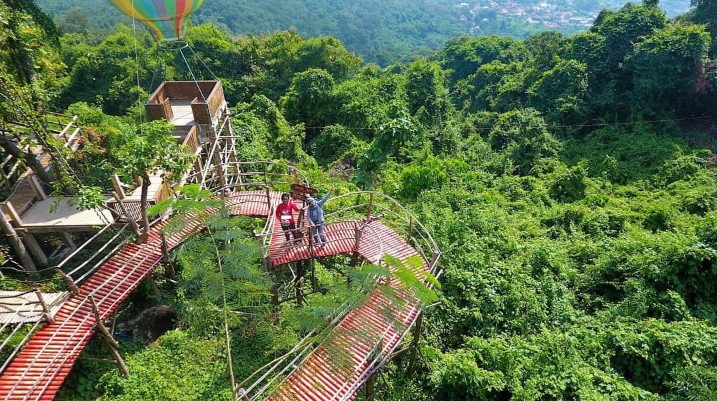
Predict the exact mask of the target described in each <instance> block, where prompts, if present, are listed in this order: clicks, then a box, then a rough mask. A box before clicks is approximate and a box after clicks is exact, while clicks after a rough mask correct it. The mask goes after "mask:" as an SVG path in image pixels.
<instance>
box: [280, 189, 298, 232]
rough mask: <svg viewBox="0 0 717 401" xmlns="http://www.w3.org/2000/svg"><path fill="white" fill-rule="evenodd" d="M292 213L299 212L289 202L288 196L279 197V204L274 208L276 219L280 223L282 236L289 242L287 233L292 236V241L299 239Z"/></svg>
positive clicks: (296, 207) (292, 203)
mask: <svg viewBox="0 0 717 401" xmlns="http://www.w3.org/2000/svg"><path fill="white" fill-rule="evenodd" d="M294 211H296V212H298V211H301V209H299V207H298V206H296V205H295V204H294V202H292V201H291V198H290V197H289V194H283V195H281V203H280V204H279V206H277V207H276V218H277V219H279V221H281V229H282V230H284V236H285V237H286V240H287V241H290V240H291V238H290V236H289V232H291V233H292V234H293V235H294V239H295V240H296V239H299V233H298V232H297V230H296V222H294Z"/></svg>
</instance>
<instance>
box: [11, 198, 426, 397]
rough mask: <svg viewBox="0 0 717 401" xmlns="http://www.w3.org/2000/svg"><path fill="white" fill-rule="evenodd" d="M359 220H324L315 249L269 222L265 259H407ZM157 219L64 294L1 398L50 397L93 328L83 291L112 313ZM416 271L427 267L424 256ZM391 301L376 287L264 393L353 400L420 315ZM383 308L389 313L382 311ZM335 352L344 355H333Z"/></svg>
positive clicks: (237, 209) (147, 258) (154, 251)
mask: <svg viewBox="0 0 717 401" xmlns="http://www.w3.org/2000/svg"><path fill="white" fill-rule="evenodd" d="M269 198H270V199H271V202H272V204H276V203H277V202H278V200H279V198H280V193H278V192H270V193H267V192H265V191H255V192H241V193H231V194H227V195H226V197H225V203H226V205H227V206H228V208H229V209H230V211H231V213H232V214H233V215H248V216H256V217H265V216H267V215H268V214H269V212H270V210H271V208H270V207H269V205H268V203H267V199H269ZM360 224H363V223H360V222H342V223H337V224H327V226H326V234H327V237H328V239H329V244H327V245H326V246H325V247H324V248H321V249H319V248H312V247H310V246H309V244H308V238H303V239H302V240H301V242H300V244H293V245H290V244H287V243H286V241H285V239H284V235H283V233H282V232H281V227H280V225H279V222H278V221H276V222H275V223H274V227H273V234H274V235H273V238H272V242H271V244H270V247H269V258H270V260H271V261H272V264H273V265H281V264H286V263H290V262H294V261H298V260H302V259H308V258H311V257H312V253H313V255H314V256H318V257H321V256H329V255H336V254H346V253H358V254H359V255H361V256H362V257H364V258H365V259H367V260H368V261H370V262H373V263H378V262H379V261H380V260H381V258H382V257H383V255H384V254H389V255H392V256H394V257H396V258H398V259H401V260H406V259H407V258H409V257H411V256H417V252H416V251H415V250H414V249H413V248H412V247H411V246H410V245H409V244H407V243H406V241H404V240H403V239H402V238H401V237H400V236H399V235H398V234H396V233H395V232H393V231H392V230H391V229H389V228H388V227H386V226H384V225H383V224H381V223H379V222H378V221H372V222H370V223H368V224H366V225H365V226H363V227H362V235H361V240H360V241H359V242H358V243H357V241H356V240H355V232H356V228H357V227H361V226H360ZM163 226H164V224H160V225H157V226H155V227H154V228H153V229H152V230H151V232H150V236H149V238H148V240H147V242H146V243H144V244H142V245H136V244H128V245H126V246H125V247H123V248H122V249H121V250H120V251H119V252H118V253H117V254H116V255H114V256H113V257H112V258H110V259H109V260H108V261H107V262H106V263H105V264H104V265H103V266H101V267H100V269H99V270H98V271H97V272H96V273H95V274H94V275H93V276H92V277H91V278H90V279H89V280H88V281H87V282H86V283H84V284H83V285H82V286H81V287H80V292H79V294H77V295H75V296H73V297H72V298H71V299H69V300H68V301H67V302H66V303H65V304H64V305H63V307H62V308H61V309H60V311H58V313H57V315H56V316H55V323H53V324H51V325H47V326H45V327H44V328H42V329H41V330H40V331H38V333H37V334H36V335H35V336H34V337H33V338H32V339H31V340H30V341H29V342H28V344H27V345H26V346H25V347H24V348H23V350H22V351H21V352H20V353H19V354H18V356H17V357H15V359H14V360H13V361H12V363H11V364H10V366H9V367H8V369H7V370H6V371H5V372H4V373H3V375H2V376H0V397H2V399H3V400H52V399H53V398H54V396H55V394H56V393H57V391H58V390H59V388H60V386H61V385H62V382H63V381H64V379H65V378H66V377H67V375H68V374H69V373H70V370H71V369H72V366H73V364H74V362H75V360H76V359H77V357H78V356H79V354H80V352H81V351H82V349H83V348H84V347H85V345H86V344H87V343H88V342H89V340H90V338H91V337H92V335H93V334H94V319H95V318H94V314H93V312H92V308H91V304H90V302H89V299H88V296H92V297H93V298H94V299H95V301H96V302H97V305H98V307H99V310H100V315H101V317H102V318H103V319H107V318H109V316H110V315H111V314H112V313H113V312H114V311H115V310H116V309H117V308H118V307H119V305H120V304H121V303H122V302H123V301H124V300H125V299H126V298H127V297H128V296H129V294H130V293H131V292H132V291H133V290H134V289H135V288H137V286H138V285H139V283H140V282H141V281H142V280H143V279H145V278H146V277H147V276H148V275H149V274H151V272H152V271H153V270H154V268H155V267H156V266H157V264H158V263H159V262H160V260H161V258H162V252H161V244H162V241H161V237H160V234H159V233H160V230H161V229H162V227H163ZM195 228H197V227H196V225H195V224H188V225H187V226H186V227H185V228H184V231H182V232H180V233H177V234H175V235H173V236H171V237H170V238H168V239H167V243H168V246H169V248H170V249H172V248H174V247H176V246H177V245H178V244H179V243H181V242H182V241H183V240H184V239H185V238H186V237H187V235H189V234H190V233H191V232H192V231H193V230H194V229H195ZM421 271H428V266H427V265H426V264H425V263H424V264H423V266H422V267H421ZM397 294H398V296H399V297H400V298H404V299H405V301H406V302H405V303H403V304H402V305H398V306H397V305H395V302H393V301H392V300H389V299H388V298H387V297H386V296H385V295H384V292H383V291H381V290H380V289H378V288H377V289H375V290H373V291H372V292H371V293H370V294H369V295H368V297H367V298H366V301H365V303H364V304H363V305H361V306H360V307H358V308H357V309H355V310H353V311H352V312H350V313H349V314H348V315H347V316H346V317H345V318H344V319H343V321H341V322H340V323H339V325H338V327H337V329H336V330H335V331H334V333H333V335H332V336H331V337H330V338H329V340H328V341H327V342H326V343H324V344H322V345H321V346H319V347H318V348H317V349H316V350H315V351H314V352H313V353H312V354H311V355H310V357H309V358H308V359H307V360H306V361H305V362H304V363H302V364H301V366H300V367H299V368H298V369H297V370H296V371H294V372H293V373H292V374H290V375H289V377H288V378H287V379H286V380H285V381H284V382H283V383H282V384H281V385H280V386H279V388H278V389H277V390H276V391H275V393H274V394H273V395H272V396H270V397H269V398H268V400H272V401H279V400H286V401H300V400H307V401H328V400H352V399H353V398H355V395H356V394H357V392H358V390H359V387H358V386H359V385H360V384H362V383H363V382H365V381H366V380H367V379H368V377H370V375H371V373H372V369H373V368H374V366H372V364H371V360H372V359H374V358H375V357H377V356H378V353H379V352H380V354H381V356H382V357H385V356H387V355H388V354H390V353H391V352H392V351H393V350H394V349H395V347H396V346H397V345H398V344H399V342H400V340H401V339H402V337H403V335H404V334H405V333H406V331H407V330H408V328H410V326H411V325H412V324H413V323H414V322H415V320H416V318H417V317H418V313H419V309H418V306H417V303H416V302H414V301H413V300H412V299H410V297H408V296H406V295H404V294H402V293H401V292H400V291H399V292H398V293H397ZM387 311H388V312H389V314H390V315H391V317H387ZM337 352H339V353H340V354H341V355H342V356H343V357H340V358H336V354H337Z"/></svg>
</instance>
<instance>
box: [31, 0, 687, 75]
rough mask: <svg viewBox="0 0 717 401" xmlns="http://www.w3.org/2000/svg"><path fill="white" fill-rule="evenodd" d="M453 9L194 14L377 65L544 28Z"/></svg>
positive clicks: (78, 14)
mask: <svg viewBox="0 0 717 401" xmlns="http://www.w3.org/2000/svg"><path fill="white" fill-rule="evenodd" d="M688 1H689V0H667V1H663V3H664V4H663V6H664V7H665V9H667V10H683V9H684V8H685V4H686V3H687V2H688ZM459 3H461V2H459V1H453V0H422V1H406V0H390V1H386V0H382V1H379V0H358V1H356V0H353V1H349V0H341V1H335V0H332V1H328V0H320V1H308V0H289V1H286V0H284V1H279V0H264V1H249V0H239V1H237V0H212V1H207V2H206V3H205V4H204V6H203V7H202V8H201V9H200V10H199V12H197V14H196V16H195V17H194V21H195V22H196V23H212V24H215V25H217V26H219V27H222V29H224V30H227V31H228V32H231V33H232V34H235V35H257V34H260V35H266V34H270V33H273V32H276V31H278V30H286V29H292V30H296V31H297V32H298V33H299V34H301V35H303V36H308V37H316V36H321V35H332V36H335V37H337V38H339V39H340V40H341V41H342V42H343V43H344V44H345V45H346V47H347V48H348V49H350V50H351V51H353V52H356V53H357V54H359V55H361V56H362V57H364V58H365V59H366V60H367V61H370V62H375V63H378V64H380V65H388V64H391V63H393V62H397V61H406V60H409V59H412V58H414V57H415V56H416V55H418V54H427V53H428V52H429V51H432V50H436V49H439V48H440V47H441V46H442V45H443V43H444V42H445V41H446V40H447V39H449V38H450V37H453V36H458V35H467V34H474V35H508V36H513V37H518V38H524V37H526V36H528V35H530V34H533V33H537V32H540V31H544V30H546V29H547V27H546V26H545V25H543V24H534V23H530V22H529V21H528V20H527V18H525V17H517V16H508V15H503V14H500V13H499V12H498V11H499V10H498V9H496V8H497V7H494V8H491V9H489V10H484V9H482V8H478V9H476V10H473V12H472V13H468V12H467V11H466V10H467V9H468V8H460V7H458V4H459ZM469 3H473V2H472V1H471V2H469ZM540 3H541V2H540V1H537V0H519V1H518V2H517V4H519V5H522V6H524V7H526V8H528V7H532V6H537V5H539V4H540ZM550 3H551V4H554V5H555V6H557V7H560V8H561V9H567V10H570V9H572V10H574V11H575V12H576V13H584V12H598V11H600V10H601V9H603V8H605V7H610V8H619V7H620V6H622V5H623V4H625V3H626V1H624V0H598V1H595V0H590V1H587V0H557V1H556V0H554V1H551V2H550ZM38 4H40V5H41V6H42V7H43V8H44V9H45V10H47V11H48V12H50V13H51V14H53V15H55V17H56V20H57V22H58V26H59V27H60V29H62V30H63V31H64V32H76V33H77V32H79V33H85V34H87V33H88V32H89V31H96V30H100V31H102V32H105V33H106V32H109V31H112V30H113V29H114V25H115V24H116V23H118V22H125V23H127V21H128V19H127V17H125V16H124V15H122V14H120V13H119V12H117V11H116V10H114V9H113V8H112V6H111V5H110V4H109V2H108V1H106V0H89V1H88V0H61V1H60V0H38ZM461 10H463V11H461ZM673 14H674V11H673ZM461 16H463V18H461ZM466 16H470V18H467V17H466ZM560 29H562V30H563V32H564V33H572V32H576V31H577V30H578V29H579V28H578V27H576V26H570V25H566V26H563V27H561V28H560Z"/></svg>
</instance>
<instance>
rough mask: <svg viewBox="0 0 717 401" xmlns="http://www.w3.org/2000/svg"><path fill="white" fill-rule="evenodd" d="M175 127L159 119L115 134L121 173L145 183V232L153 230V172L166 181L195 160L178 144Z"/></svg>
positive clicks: (143, 224)
mask: <svg viewBox="0 0 717 401" xmlns="http://www.w3.org/2000/svg"><path fill="white" fill-rule="evenodd" d="M173 129H174V128H173V127H172V126H171V125H170V124H169V123H168V122H167V121H164V120H156V121H152V122H149V123H144V124H140V125H139V126H134V125H125V126H123V127H122V129H121V131H120V133H119V136H118V137H117V138H113V140H114V141H116V143H115V144H114V146H113V147H114V148H115V149H117V151H116V152H114V154H113V155H111V156H112V158H113V162H114V163H113V165H114V166H116V168H117V169H118V173H119V175H120V176H121V177H122V178H124V179H125V180H127V181H132V182H137V183H138V184H140V185H141V187H142V193H141V203H140V208H141V214H142V226H143V229H144V233H145V234H147V233H149V229H150V227H149V217H148V214H147V209H148V207H149V204H148V201H147V196H148V189H149V186H150V183H151V182H150V176H156V175H160V176H161V177H162V179H164V180H165V182H172V180H176V179H178V178H179V177H180V176H181V175H182V174H183V173H186V172H187V168H188V167H189V164H190V162H191V159H190V157H191V155H189V154H188V153H186V152H185V151H184V150H183V149H182V148H181V147H180V146H179V144H177V140H176V139H174V137H173V136H172V130H173Z"/></svg>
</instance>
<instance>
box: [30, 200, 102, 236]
mask: <svg viewBox="0 0 717 401" xmlns="http://www.w3.org/2000/svg"><path fill="white" fill-rule="evenodd" d="M113 221H114V217H113V216H112V213H111V212H110V211H109V210H102V211H100V210H97V209H91V210H80V209H79V208H78V207H77V206H76V205H73V204H72V202H71V198H63V199H61V200H60V201H59V202H58V201H57V200H55V199H53V198H48V199H44V200H41V201H37V202H35V203H34V204H33V205H32V206H31V207H30V208H29V209H28V210H27V211H26V212H25V213H24V214H23V215H22V218H21V222H20V224H18V225H17V228H18V229H19V230H25V231H27V232H31V233H34V232H37V233H43V232H67V231H94V230H97V229H98V227H104V226H106V225H107V224H108V222H110V223H111V222H113Z"/></svg>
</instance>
